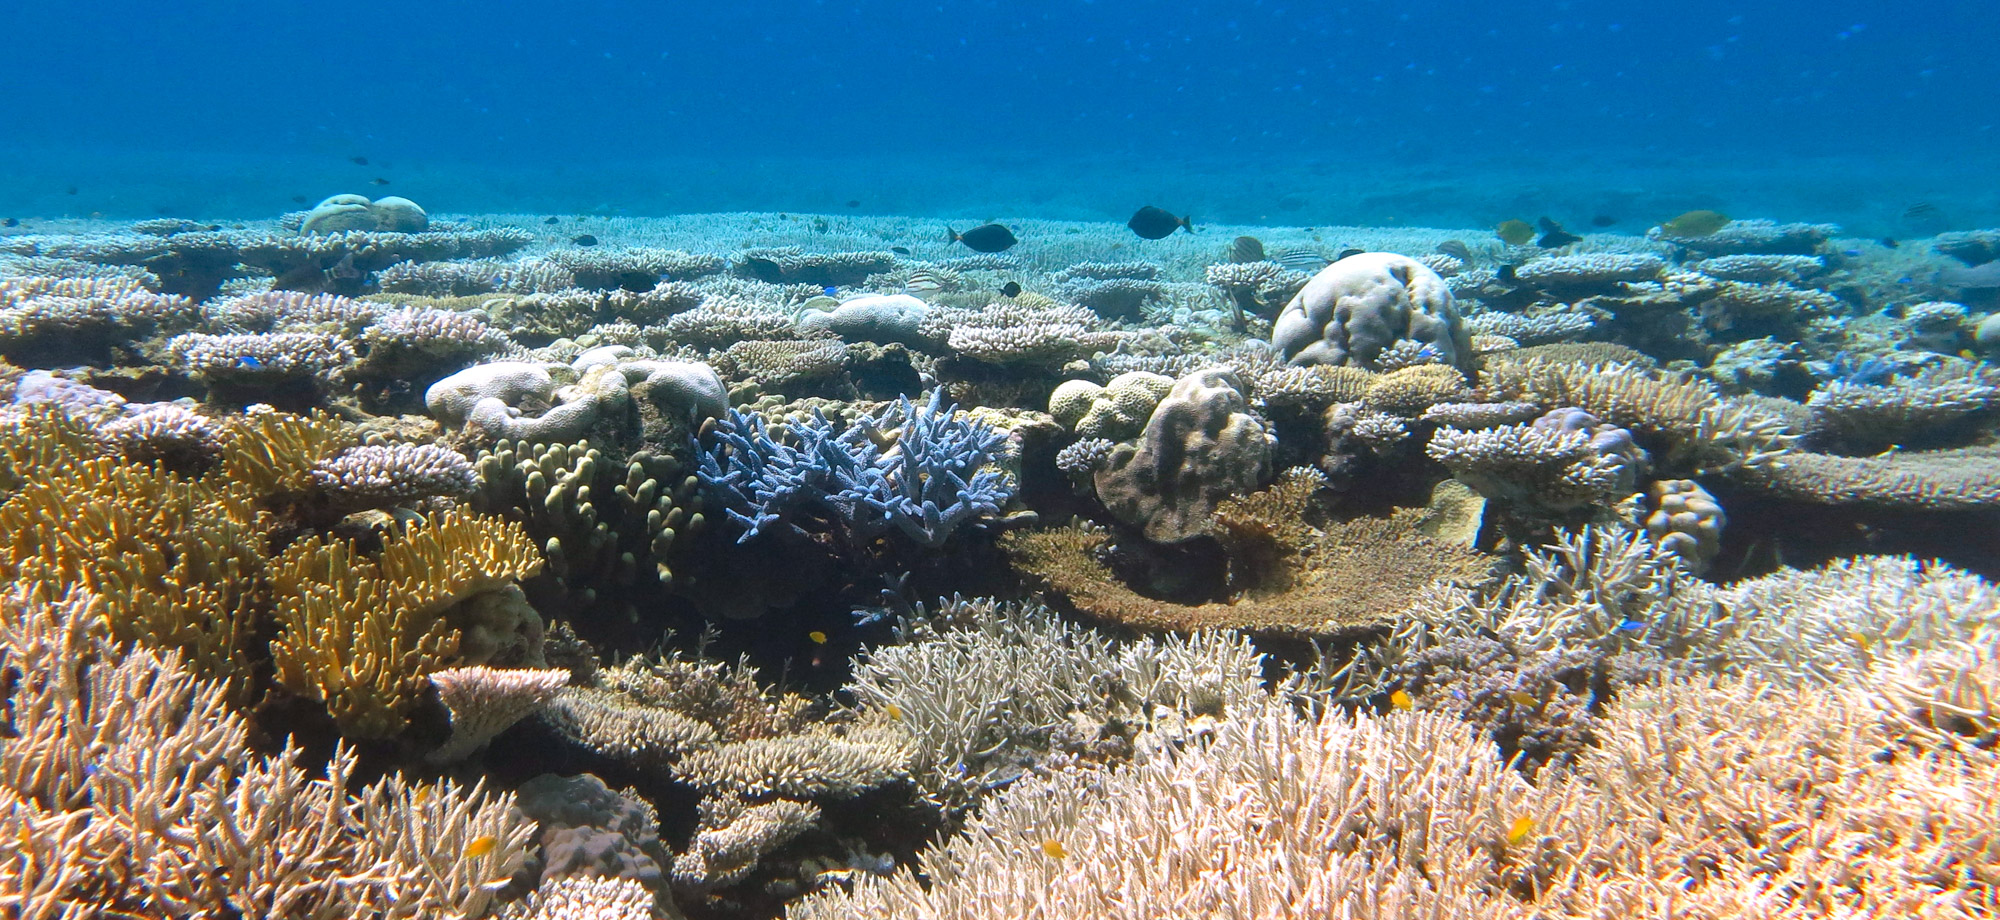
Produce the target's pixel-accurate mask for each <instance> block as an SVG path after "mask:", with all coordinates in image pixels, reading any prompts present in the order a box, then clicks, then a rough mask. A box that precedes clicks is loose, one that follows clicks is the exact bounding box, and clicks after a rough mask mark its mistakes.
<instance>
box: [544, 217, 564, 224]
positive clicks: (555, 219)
mask: <svg viewBox="0 0 2000 920" xmlns="http://www.w3.org/2000/svg"><path fill="white" fill-rule="evenodd" d="M542 223H545V224H559V223H562V218H560V217H551V218H549V219H548V220H545V221H542Z"/></svg>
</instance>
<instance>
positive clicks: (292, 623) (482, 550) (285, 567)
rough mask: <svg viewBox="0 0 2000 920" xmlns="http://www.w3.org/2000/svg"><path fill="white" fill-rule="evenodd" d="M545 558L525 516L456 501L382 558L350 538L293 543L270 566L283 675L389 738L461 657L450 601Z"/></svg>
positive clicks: (356, 733)
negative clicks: (524, 525) (435, 678)
mask: <svg viewBox="0 0 2000 920" xmlns="http://www.w3.org/2000/svg"><path fill="white" fill-rule="evenodd" d="M541 566H542V559H541V555H540V553H539V552H538V551H537V550H536V547H535V545H534V543H533V542H531V541H530V540H529V539H528V537H527V535H526V534H525V533H524V532H523V531H522V530H521V528H520V525H518V524H511V523H506V522H502V521H500V520H498V519H493V518H480V517H475V516H472V515H469V514H465V513H462V512H459V511H457V510H446V511H443V512H439V513H437V514H435V515H434V516H433V517H432V518H431V520H429V521H427V522H425V523H423V524H418V525H411V526H409V527H407V528H405V529H404V530H402V531H400V532H398V533H395V534H392V535H391V536H390V537H389V538H388V539H387V540H385V541H384V544H383V547H382V552H381V554H380V555H379V556H378V557H377V558H374V559H369V558H367V557H365V556H362V555H361V554H360V552H359V551H358V550H356V549H355V548H354V546H353V544H351V543H348V542H346V541H344V540H337V539H335V540H329V539H327V538H323V537H315V538H312V539H308V540H302V541H300V542H298V543H295V544H293V545H292V546H291V547H290V548H289V549H287V550H286V551H285V552H284V553H283V554H282V555H280V556H279V557H278V558H277V559H275V560H273V562H272V565H271V583H272V586H273V588H274V589H275V592H276V598H275V600H276V611H275V612H276V618H277V621H278V623H279V626H280V628H281V632H280V633H279V635H278V636H277V638H275V639H272V640H271V658H272V662H273V664H274V665H275V666H276V669H277V673H276V677H277V680H278V682H279V683H280V684H283V685H284V686H285V687H286V688H287V689H290V690H291V691H292V692H294V693H298V694H300V695H302V696H305V697H308V698H310V699H315V700H320V701H322V702H324V703H325V704H326V706H327V708H328V711H329V712H331V713H332V714H333V717H334V719H335V721H337V722H338V723H339V724H340V727H341V730H342V732H343V733H345V734H347V735H348V736H349V737H353V738H387V737H391V736H393V735H395V734H397V733H398V732H400V731H401V730H402V728H403V725H404V721H405V719H406V718H407V715H408V713H409V711H410V709H411V708H412V707H414V706H415V705H416V702H417V700H418V696H419V694H421V693H422V692H423V689H424V687H425V686H426V684H427V681H428V678H429V675H430V674H431V673H433V672H436V671H439V670H442V669H444V668H445V667H448V666H449V664H450V662H451V660H452V656H453V655H454V653H455V651H456V645H457V638H456V636H455V635H454V632H455V630H454V629H453V625H452V623H451V621H450V618H449V616H448V613H447V611H448V610H449V608H451V607H452V606H454V605H456V604H458V603H460V602H462V601H466V600H468V599H471V598H473V597H474V596H475V595H478V594H480V593H482V592H486V591H493V590H496V589H499V588H501V587H504V586H506V585H507V584H509V583H510V582H512V581H513V580H515V579H520V578H527V577H529V576H532V575H534V574H535V573H536V572H538V571H540V569H541Z"/></svg>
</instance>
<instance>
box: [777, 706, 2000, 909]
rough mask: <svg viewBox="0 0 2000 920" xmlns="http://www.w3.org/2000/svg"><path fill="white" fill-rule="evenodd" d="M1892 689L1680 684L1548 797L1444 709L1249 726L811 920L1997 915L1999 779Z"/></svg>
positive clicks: (1622, 716)
mask: <svg viewBox="0 0 2000 920" xmlns="http://www.w3.org/2000/svg"><path fill="white" fill-rule="evenodd" d="M1875 692H1876V688H1875V687H1873V686H1871V685H1870V683H1869V682H1868V680H1867V679H1866V678H1863V679H1861V680H1859V681H1855V682H1851V683H1847V684H1843V685H1841V686H1837V687H1832V688H1825V689H1819V688H1815V689H1812V690H1807V691H1804V692H1802V693H1792V692H1785V691H1782V690H1781V689H1779V688H1776V687H1773V686H1771V685H1768V684H1763V683H1759V682H1757V681H1754V680H1749V681H1726V682H1722V683H1720V684H1710V683H1708V682H1705V681H1690V680H1675V681H1668V682H1665V683H1662V684H1659V685H1656V686H1653V687H1650V688H1647V689H1644V690H1642V691H1635V693H1634V696H1633V698H1632V699H1630V700H1628V701H1627V702H1626V703H1625V704H1620V705H1614V706H1613V707H1612V708H1611V710H1610V711H1609V712H1608V713H1607V714H1606V715H1605V716H1603V717H1601V718H1600V719H1599V720H1598V722H1597V726H1596V730H1595V732H1594V734H1595V735H1596V736H1597V738H1598V740H1599V743H1598V745H1597V746H1596V747H1594V748H1591V749H1588V750H1585V751H1583V752H1582V753H1581V755H1580V756H1579V757H1578V758H1577V761H1576V764H1575V766H1574V767H1573V768H1571V769H1557V770H1546V771H1544V772H1543V773H1542V774H1541V776H1540V777H1538V778H1537V780H1536V781H1535V783H1534V784H1532V785H1530V784H1529V783H1527V782H1526V781H1525V780H1524V779H1523V778H1522V777H1521V776H1520V775H1519V774H1518V773H1517V772H1516V771H1512V770H1509V769H1508V768H1507V767H1506V766H1505V765H1504V764H1503V762H1502V761H1501V759H1500V758H1499V757H1498V756H1496V754H1495V752H1494V750H1493V748H1492V746H1491V745H1490V744H1489V743H1488V742H1486V741H1484V740H1483V739H1481V738H1479V737H1477V735H1476V734H1474V733H1473V732H1471V731H1468V729H1467V727H1466V726H1464V725H1463V724H1461V723H1459V722H1458V721H1457V720H1456V719H1453V718H1451V717H1449V716H1445V715H1442V714H1438V713H1428V712H1414V713H1401V712H1398V713H1392V714H1390V715H1388V716H1373V715H1366V714H1364V715H1359V716H1353V717H1350V716H1347V715H1344V714H1342V713H1340V712H1338V711H1334V712H1330V713H1325V714H1321V715H1318V716H1316V717H1315V716H1312V715H1303V716H1302V715H1300V714H1299V713H1298V712H1297V711H1296V710H1294V709H1291V708H1288V707H1286V706H1284V705H1282V704H1271V705H1265V706H1261V707H1246V710H1245V711H1244V712H1243V713H1241V714H1239V715H1237V716H1236V717H1234V718H1229V719H1226V720H1223V721H1222V722H1221V723H1220V724H1219V725H1218V726H1216V728H1215V731H1214V734H1213V737H1212V738H1211V739H1210V740H1209V741H1208V742H1207V743H1206V744H1203V745H1198V746H1188V747H1184V748H1175V747H1164V748H1162V749H1159V750H1157V751H1155V750H1154V749H1152V748H1149V747H1147V746H1145V745H1143V744H1142V748H1141V749H1142V750H1147V751H1149V754H1148V756H1147V757H1145V758H1144V759H1143V760H1142V762H1140V763H1139V764H1137V765H1133V766H1127V767H1111V768H1104V767H1091V768H1084V769H1078V770H1069V771H1059V772H1054V773H1052V774H1049V775H1045V776H1035V777H1031V778H1028V779H1025V780H1023V781H1021V782H1019V783H1016V784H1014V786H1013V787H1012V788H1010V789H1008V790H1007V791H1006V792H1005V793H1003V794H1002V795H1001V796H999V797H998V800H997V801H996V802H994V803H992V804H991V805H990V806H989V807H988V808H987V809H986V810H985V811H984V813H983V814H982V816H981V817H980V818H979V819H978V820H977V821H975V822H974V824H973V826H972V827H971V828H969V829H968V831H967V832H966V833H964V834H961V835H959V836H957V837H955V838H953V839H951V840H949V841H947V842H945V843H944V844H942V845H941V846H939V847H938V848H937V849H935V850H933V851H931V852H929V853H927V854H925V856H924V857H923V861H922V863H921V865H920V866H918V867H916V868H914V869H908V870H904V871H900V872H898V873H896V874H894V875H892V876H890V877H888V878H881V879H877V878H861V879H857V880H856V881H855V883H854V885H853V887H852V888H851V889H848V890H827V891H823V892H820V893H818V894H816V895H814V896H813V897H811V898H809V899H808V900H807V901H805V902H804V903H803V904H801V905H799V906H798V907H796V908H795V909H794V911H793V913H792V916H794V917H798V918H801V920H834V918H848V917H853V918H860V917H881V916H924V917H931V918H937V920H972V918H981V920H990V918H992V917H995V916H999V917H1003V918H1015V917H1030V916H1032V917H1038V918H1078V920H1081V918H1091V920H1125V918H1132V920H1138V918H1151V917H1159V916H1168V915H1173V916H1182V915H1194V916H1231V917H1245V918H1255V920H1294V918H1297V920H1304V918H1309V917H1325V916H1343V915H1348V914H1352V915H1356V916H1363V915H1366V916H1433V917H1448V918H1454V920H1460V918H1462V920H1473V918H1495V917H1498V918H1510V920H1528V918H1543V920H1548V918H1564V920H1568V918H1576V920H1581V918H1586V917H1605V916H1664V915H1672V916H1677V917H1690V918H1700V920H1725V918H1736V917H1744V916H1757V917H1769V918H1780V920H1807V918H1813V917H1827V916H1855V917H1860V916H1963V917H1973V916H1984V915H1986V914H1988V913H1991V912H1992V911H1993V910H1994V909H1995V908H2000V870H1996V868H1995V867H1996V866H2000V862H1996V861H1995V860H1994V858H1993V854H1994V852H1995V849H1996V847H2000V834H1996V832H1995V830H1994V825H1993V824H1992V822H1991V815H1992V813H1993V810H1994V809H1995V808H2000V758H1996V757H1995V756H1994V754H1993V753H1992V752H1991V751H1986V750H1977V749H1974V748H1971V747H1969V746H1965V745H1955V746H1947V745H1930V744H1923V743H1920V744H1919V745H1918V746H1917V747H1915V748H1912V747H1910V746H1909V745H1907V744H1906V743H1905V741H1904V740H1903V739H1904V737H1906V736H1904V735H1903V734H1902V732H1901V731H1900V727H1899V726H1898V724H1897V723H1896V722H1895V721H1894V720H1889V719H1884V718H1883V717H1882V716H1881V715H1879V714H1878V713H1877V712H1876V711H1875V709H1874V706H1873V702H1874V700H1873V697H1874V695H1875ZM1144 740H1145V739H1142V742H1143V741H1144ZM996 905H1004V907H999V908H997V910H998V913H997V914H996Z"/></svg>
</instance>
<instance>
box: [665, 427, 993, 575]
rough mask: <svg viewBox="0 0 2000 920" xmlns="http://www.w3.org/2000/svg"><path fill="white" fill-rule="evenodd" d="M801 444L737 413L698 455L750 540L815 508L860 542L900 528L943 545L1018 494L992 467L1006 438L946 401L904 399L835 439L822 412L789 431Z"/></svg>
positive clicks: (714, 492) (703, 473) (925, 542)
mask: <svg viewBox="0 0 2000 920" xmlns="http://www.w3.org/2000/svg"><path fill="white" fill-rule="evenodd" d="M787 429H788V430H789V432H790V434H791V435H792V438H793V439H795V440H796V442H797V443H796V446H794V445H793V444H790V443H785V442H784V441H781V440H779V439H778V438H775V437H773V436H772V433H771V429H770V427H769V426H768V425H767V424H766V423H765V422H764V421H763V419H762V418H761V417H758V416H754V415H745V414H744V413H742V412H739V411H736V410H733V409H732V410H730V417H729V418H728V419H726V420H722V421H719V422H718V423H717V424H716V425H715V426H714V433H713V442H714V443H713V444H712V446H708V447H705V448H704V449H703V450H702V451H701V452H700V460H701V463H700V466H699V467H698V468H697V470H696V475H697V476H699V477H701V480H702V483H703V484H704V485H705V486H707V487H708V490H709V494H710V495H711V496H712V497H714V498H715V499H716V500H717V502H718V503H719V504H721V505H722V507H723V510H724V512H725V513H727V514H728V515H729V517H730V519H731V520H733V521H735V522H736V523H737V524H739V525H741V526H742V527H743V528H744V530H743V535H742V536H741V537H740V538H738V540H737V542H739V543H741V542H745V541H748V540H750V539H752V538H754V537H756V536H757V535H758V533H760V532H761V531H762V530H763V529H764V528H765V527H767V526H770V525H773V524H776V523H779V522H781V521H784V520H785V519H786V518H787V517H788V516H789V515H791V514H793V513H795V512H796V511H798V510H802V509H804V508H809V507H815V506H816V507H821V508H824V509H825V510H827V511H830V512H832V513H833V514H834V515H835V516H836V517H837V518H838V519H839V520H840V521H841V522H842V523H843V524H845V525H846V526H847V527H849V528H851V529H852V530H853V531H854V533H855V534H857V535H859V536H861V537H862V538H864V539H866V538H870V537H873V536H875V535H877V534H881V533H883V532H886V531H888V530H890V529H892V528H893V529H895V530H897V531H899V532H901V533H902V534H904V535H905V536H907V537H908V538H910V539H911V540H912V541H914V542H916V543H917V544H918V545H920V546H923V547H927V548H932V549H935V548H937V547H939V546H942V545H943V544H944V542H945V540H946V539H948V538H949V537H950V536H951V534H952V532H953V531H954V530H956V529H958V527H959V526H960V525H962V524H965V523H967V522H969V521H972V520H974V519H976V518H979V517H982V516H989V515H993V514H996V513H998V512H999V510H1000V507H1001V505H1002V504H1004V503H1005V502H1006V501H1007V500H1008V499H1009V498H1010V497H1011V496H1012V494H1013V485H1012V483H1011V482H1009V481H1008V479H1007V477H1006V475H1005V474H1004V473H1001V472H998V471H996V470H992V469H988V468H987V467H988V466H990V465H991V464H992V463H994V462H995V461H997V460H998V459H1000V457H1001V455H1002V453H1003V448H1004V446H1005V443H1006V437H1005V436H1004V435H1002V434H1000V433H999V432H998V431H996V430H994V429H993V428H992V426H990V425H987V424H985V423H983V422H979V421H974V420H969V419H966V418H964V417H962V416H961V415H960V413H959V412H958V407H957V406H955V405H950V406H948V405H946V404H945V403H944V390H942V389H938V390H935V391H933V392H932V393H931V398H930V401H929V403H928V404H926V405H922V406H918V405H914V404H912V403H911V402H910V401H909V400H908V399H903V400H899V401H898V402H896V403H895V404H893V405H891V406H890V407H889V408H888V409H886V410H883V411H882V412H881V413H879V414H875V415H867V416H863V417H861V418H859V419H856V420H855V421H854V423H853V424H851V425H849V426H848V427H847V429H846V430H845V431H841V432H838V433H836V432H835V431H834V428H833V423H832V422H830V421H828V420H827V419H826V417H825V416H824V415H820V414H818V413H817V412H816V413H815V414H814V417H813V418H812V419H810V420H806V421H804V422H802V423H799V424H794V425H789V426H787Z"/></svg>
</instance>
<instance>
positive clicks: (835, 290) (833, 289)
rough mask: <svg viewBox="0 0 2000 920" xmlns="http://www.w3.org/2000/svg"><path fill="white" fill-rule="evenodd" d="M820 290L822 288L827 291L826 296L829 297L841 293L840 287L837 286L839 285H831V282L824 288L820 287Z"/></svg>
mask: <svg viewBox="0 0 2000 920" xmlns="http://www.w3.org/2000/svg"><path fill="white" fill-rule="evenodd" d="M820 290H822V291H825V292H826V296H828V297H832V296H834V295H836V294H839V293H840V289H839V288H837V287H834V286H833V285H831V284H829V285H827V286H826V287H823V288H820Z"/></svg>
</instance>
